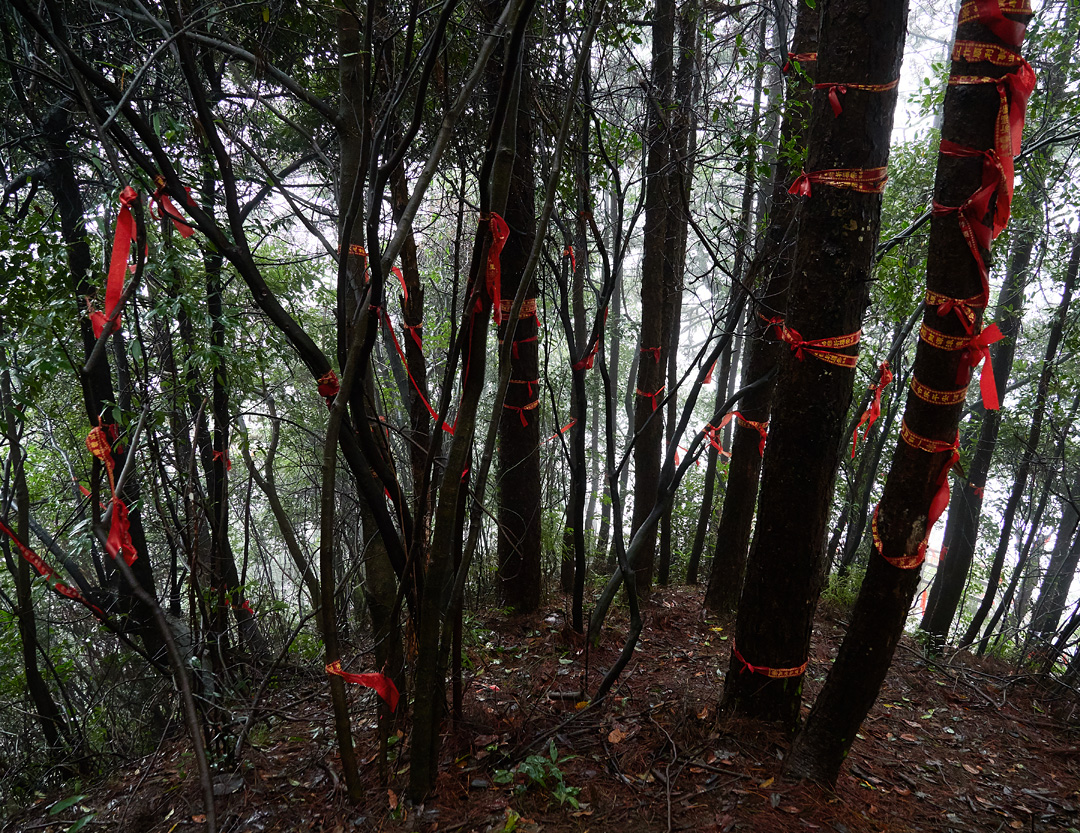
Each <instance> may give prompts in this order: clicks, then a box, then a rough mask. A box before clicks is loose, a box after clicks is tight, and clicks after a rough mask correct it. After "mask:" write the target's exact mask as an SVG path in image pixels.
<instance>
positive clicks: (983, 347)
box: [956, 324, 1005, 411]
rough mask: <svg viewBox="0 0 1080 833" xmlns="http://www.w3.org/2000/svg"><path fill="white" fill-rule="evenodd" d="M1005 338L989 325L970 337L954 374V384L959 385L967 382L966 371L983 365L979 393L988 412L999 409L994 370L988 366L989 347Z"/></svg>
mask: <svg viewBox="0 0 1080 833" xmlns="http://www.w3.org/2000/svg"><path fill="white" fill-rule="evenodd" d="M1003 338H1005V335H1004V333H1002V332H1001V329H1000V328H999V327H998V325H997V324H991V325H990V326H989V327H986V328H985V329H983V331H982V332H981V333H979V334H978V335H977V336H972V338H971V341H969V342H968V346H967V347H965V348H964V352H963V355H962V356H961V358H960V367H959V369H958V370H957V373H956V382H957V384H961V383H963V382H966V381H967V378H966V375H967V372H968V370H969V369H970V370H974V369H975V368H976V367H978V366H979V362H982V361H983V360H984V359H985V360H986V361H985V363H984V364H983V368H982V373H981V374H980V375H979V391H980V392H981V393H982V399H983V406H984V407H985V408H986V409H987V410H989V411H996V410H998V409H999V408H1000V407H1001V402H1000V401H999V400H998V392H997V382H996V380H995V379H994V369H993V368H992V367H991V366H990V345H991V344H995V343H996V342H999V341H1001V339H1003Z"/></svg>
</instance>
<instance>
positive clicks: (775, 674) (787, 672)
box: [731, 640, 809, 680]
mask: <svg viewBox="0 0 1080 833" xmlns="http://www.w3.org/2000/svg"><path fill="white" fill-rule="evenodd" d="M731 653H733V654H734V655H735V659H737V660H738V661H739V662H741V663H742V668H741V669H739V673H740V674H745V673H746V672H747V671H749V672H750V673H751V674H761V675H763V676H765V677H769V678H771V679H773V680H786V679H790V678H792V677H801V676H802V675H803V673H804V672H805V671H806V666H807V665H808V664H809V660H807V661H806V662H804V663H803V664H802V665H799V666H796V667H795V668H766V667H765V666H764V665H751V664H750V663H749V662H747V661H746V657H744V656H743V655H742V654H740V653H739V649H738V647H737V646H736V645H735V642H734V640H732V643H731Z"/></svg>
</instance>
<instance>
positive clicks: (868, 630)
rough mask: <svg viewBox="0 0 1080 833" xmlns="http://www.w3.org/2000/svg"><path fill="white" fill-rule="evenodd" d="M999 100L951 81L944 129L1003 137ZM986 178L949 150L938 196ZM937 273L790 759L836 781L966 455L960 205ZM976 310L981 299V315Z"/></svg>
mask: <svg viewBox="0 0 1080 833" xmlns="http://www.w3.org/2000/svg"><path fill="white" fill-rule="evenodd" d="M1023 17H1024V19H1026V18H1027V17H1028V15H1024V16H1023ZM961 20H962V18H961ZM1022 31H1023V30H1022V28H1021V34H1020V35H1019V38H1018V41H1019V40H1022V37H1023V35H1022ZM989 37H990V32H989V30H988V29H987V28H986V27H984V26H983V25H982V24H981V23H980V22H979V21H978V19H976V20H973V21H971V22H962V23H958V26H957V39H958V41H964V40H971V39H975V38H978V39H981V40H987V39H988V38H989ZM1017 48H1019V43H1017ZM982 68H983V65H982V64H980V65H979V66H978V67H976V68H973V67H971V65H970V64H969V62H967V61H965V60H963V55H962V54H960V55H957V56H956V58H955V59H954V61H953V65H952V72H953V75H952V77H953V78H957V77H964V76H970V75H973V74H974V73H973V72H972V70H973V69H975V70H979V69H982ZM1008 69H1009V67H995V68H993V69H991V68H990V67H989V66H987V68H986V69H985V71H986V72H994V73H995V75H1004V74H1005V73H1006V72H1007V70H1008ZM998 102H999V98H998V93H997V89H996V88H995V86H994V85H992V84H979V85H972V86H967V85H962V84H956V83H954V84H951V85H950V86H949V88H948V90H947V92H946V95H945V117H944V122H943V126H942V136H943V137H944V138H945V139H948V140H951V141H952V142H955V143H957V144H958V145H960V146H964V147H976V148H978V147H988V146H989V147H992V146H993V145H994V137H995V133H994V125H995V122H996V121H997V115H998ZM845 109H846V105H845ZM954 147H955V145H954ZM1012 150H1013V152H1016V151H1018V150H1019V149H1018V148H1013V149H1012ZM982 187H983V178H982V163H981V160H980V159H978V158H975V159H971V158H966V157H961V156H957V155H954V154H941V155H940V156H939V158H938V168H937V181H936V183H935V188H934V199H935V205H943V206H957V205H961V204H963V203H964V202H965V201H966V200H967V199H968V198H969V197H970V196H971V195H972V194H973V193H976V192H978V191H979V190H980V189H981V188H982ZM998 196H999V199H1000V198H1002V196H1003V192H1002V191H1000V190H999V191H998ZM987 221H989V222H990V223H991V224H992V222H993V220H992V219H991V218H990V217H989V216H987V215H986V214H985V213H984V214H983V215H982V216H979V217H976V218H974V219H973V220H972V222H978V223H980V224H984V223H986V222H987ZM991 230H992V229H991V228H988V229H987V231H991ZM926 280H927V291H928V303H927V305H926V311H925V313H924V318H923V323H924V329H923V330H922V332H921V334H920V341H919V345H918V349H917V352H916V356H915V365H914V369H913V377H912V382H911V385H912V390H911V393H909V395H908V399H907V405H906V407H905V410H904V420H903V425H902V427H901V438H900V442H899V444H898V446H897V449H896V452H895V454H894V457H893V464H892V468H891V470H890V472H889V476H888V479H887V481H886V484H885V490H884V494H883V496H882V499H881V504H880V505H879V506H878V508H877V510H876V511H875V514H874V519H873V521H872V524H873V534H874V548H875V550H876V554H873V555H871V558H870V562H869V564H868V566H867V571H866V577H865V578H864V579H863V583H862V587H861V588H860V591H859V596H858V599H857V600H856V602H855V607H854V609H853V611H852V615H851V624H850V625H849V628H848V635H847V637H846V638H845V639H844V642H843V644H842V645H841V647H840V652H839V654H838V655H837V658H836V661H835V662H834V663H833V666H832V668H831V670H830V671H829V675H828V677H827V679H826V681H825V687H824V688H823V689H822V692H821V694H820V695H819V696H818V698H817V701H816V702H815V703H814V707H813V709H812V710H811V712H810V716H809V717H808V719H807V722H806V725H805V727H804V728H803V730H802V732H800V733H799V735H798V737H797V738H796V739H795V742H794V744H793V745H792V748H791V751H790V752H789V754H788V756H787V759H786V760H785V772H786V773H787V774H788V775H791V776H795V777H800V778H810V779H813V780H816V781H819V782H821V783H824V784H830V785H831V784H834V783H835V782H836V778H837V775H838V773H839V770H840V766H841V765H842V763H843V761H844V759H845V758H846V756H847V754H848V751H849V750H850V748H851V745H852V743H853V742H854V740H855V737H856V733H857V731H858V728H859V726H860V725H861V723H862V721H863V719H864V718H865V716H866V714H867V713H868V712H869V710H870V707H871V706H872V705H873V703H874V700H875V699H876V697H877V694H878V691H879V690H880V687H881V683H882V681H883V680H884V679H885V674H886V672H887V671H888V668H889V664H890V663H891V662H892V656H893V652H894V650H895V648H896V645H897V643H898V642H899V641H900V636H901V634H902V633H903V630H904V623H905V621H906V620H907V617H908V612H909V609H910V605H911V600H912V597H913V595H914V593H915V590H916V588H917V587H918V583H919V567H920V565H921V563H922V560H923V557H924V555H925V549H926V546H927V542H928V540H929V537H930V532H931V530H932V528H933V524H934V521H935V520H936V513H940V512H941V511H942V510H943V509H944V506H945V503H947V495H946V490H947V488H948V479H947V478H948V475H949V471H950V469H951V468H952V467H953V465H954V463H955V462H956V456H955V455H956V451H957V445H958V442H957V439H956V436H957V435H956V431H957V425H958V423H959V420H960V415H961V412H962V410H963V407H964V393H965V392H966V390H967V382H968V380H969V378H970V375H971V374H970V367H969V366H968V365H967V364H966V363H965V362H964V359H963V357H962V355H961V351H960V350H958V349H949V348H951V347H953V346H954V344H953V342H950V339H952V340H954V341H958V342H960V343H964V342H965V341H967V340H970V339H971V338H972V335H973V333H979V332H980V327H981V309H982V308H983V307H984V306H985V305H986V303H987V301H988V297H987V296H988V289H987V285H986V276H985V273H984V272H983V271H982V270H981V269H980V264H979V262H977V260H976V257H974V256H973V254H972V252H971V251H970V250H969V249H968V246H967V243H966V241H965V239H964V237H963V236H962V233H961V231H960V224H959V223H958V222H957V218H956V216H955V213H954V212H949V211H941V210H939V211H938V212H936V213H935V215H934V216H933V218H932V219H931V224H930V249H929V254H928V257H927V276H926ZM949 299H957V301H959V299H968V303H967V304H966V305H965V309H957V312H958V314H956V315H954V314H952V312H947V310H948V309H949V308H950V307H955V305H954V304H952V303H950V302H949ZM947 305H948V306H947ZM965 310H970V312H971V317H970V318H969V317H968V316H967V314H966V312H965ZM941 313H946V314H944V315H942V314H941ZM934 333H936V335H934ZM958 371H959V375H958ZM958 380H959V381H958Z"/></svg>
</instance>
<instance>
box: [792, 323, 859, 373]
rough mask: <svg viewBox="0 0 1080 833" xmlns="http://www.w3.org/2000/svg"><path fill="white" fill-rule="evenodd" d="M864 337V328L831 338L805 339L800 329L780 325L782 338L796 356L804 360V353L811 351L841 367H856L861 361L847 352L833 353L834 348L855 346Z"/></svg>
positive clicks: (825, 360) (816, 356)
mask: <svg viewBox="0 0 1080 833" xmlns="http://www.w3.org/2000/svg"><path fill="white" fill-rule="evenodd" d="M861 338H862V330H858V331H856V332H854V333H849V334H848V335H844V336H831V337H829V338H813V339H804V338H803V337H802V335H801V334H800V333H799V331H798V330H796V329H794V328H792V327H788V326H787V325H786V324H783V325H781V326H780V340H781V341H783V342H784V343H785V344H787V345H789V346H790V347H791V351H792V352H793V353H794V354H795V358H796V359H798V360H799V361H802V360H803V353H804V352H805V353H809V354H810V355H811V356H814V357H815V358H817V359H820V360H821V361H823V362H828V363H829V364H835V365H838V366H840V367H855V365H857V364H858V363H859V357H858V356H849V355H847V354H845V353H833V352H831V351H833V350H841V349H844V348H846V347H854V346H855V345H856V344H858V343H859V339H861Z"/></svg>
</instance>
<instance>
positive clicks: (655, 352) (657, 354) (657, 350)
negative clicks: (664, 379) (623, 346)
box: [641, 347, 662, 364]
mask: <svg viewBox="0 0 1080 833" xmlns="http://www.w3.org/2000/svg"><path fill="white" fill-rule="evenodd" d="M661 349H662V348H660V347H642V348H641V352H642V353H652V355H653V358H654V359H655V360H656V363H657V364H660V351H661Z"/></svg>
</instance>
